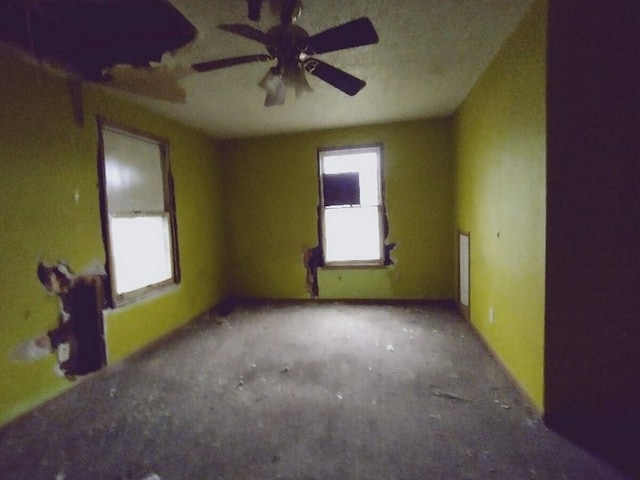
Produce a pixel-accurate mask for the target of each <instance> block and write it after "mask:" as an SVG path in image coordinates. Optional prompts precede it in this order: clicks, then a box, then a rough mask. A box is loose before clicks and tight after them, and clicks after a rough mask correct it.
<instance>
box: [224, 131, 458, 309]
mask: <svg viewBox="0 0 640 480" xmlns="http://www.w3.org/2000/svg"><path fill="white" fill-rule="evenodd" d="M452 140H453V124H452V122H451V120H450V119H439V120H424V121H416V122H407V123H398V124H391V125H382V126H368V127H359V128H345V129H340V130H331V131H322V132H314V133H305V134H293V135H282V136H271V137H265V138H254V139H250V140H242V141H229V142H225V143H224V144H223V145H222V146H221V148H222V152H223V158H224V159H225V162H224V172H225V174H224V178H225V185H224V188H225V199H226V221H227V223H226V231H227V240H228V257H227V259H228V264H227V265H228V266H229V267H228V269H227V280H228V282H229V292H230V293H231V294H232V295H235V296H240V297H263V298H305V297H308V293H307V291H306V289H305V270H304V267H303V264H302V252H303V250H304V249H305V248H308V247H313V246H315V245H317V244H318V238H317V214H316V208H317V205H318V177H317V157H316V151H317V148H318V147H329V146H347V145H358V144H367V143H377V142H381V143H383V145H384V167H383V168H384V180H385V195H386V205H387V213H388V218H389V225H390V229H389V237H388V242H391V243H393V242H395V243H397V244H398V246H397V247H396V248H395V250H394V251H393V252H392V255H391V256H392V259H393V260H394V261H395V265H393V266H390V267H385V268H378V269H350V270H349V269H339V270H321V271H320V272H319V275H318V281H319V286H320V298H378V299H402V298H410V299H423V298H453V294H454V287H453V277H452V272H453V264H454V258H455V257H454V253H453V247H452V239H453V236H452V232H453V143H452Z"/></svg>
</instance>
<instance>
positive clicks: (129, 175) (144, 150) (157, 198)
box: [100, 123, 179, 305]
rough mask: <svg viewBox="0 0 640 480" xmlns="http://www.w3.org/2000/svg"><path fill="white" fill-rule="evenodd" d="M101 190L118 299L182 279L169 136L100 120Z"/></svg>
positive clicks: (109, 263) (123, 300) (115, 298)
mask: <svg viewBox="0 0 640 480" xmlns="http://www.w3.org/2000/svg"><path fill="white" fill-rule="evenodd" d="M100 133H101V147H102V148H101V155H100V158H101V169H100V173H101V187H102V188H101V194H102V207H103V208H102V216H103V228H104V229H105V230H106V235H105V245H106V250H107V271H108V274H109V279H110V283H111V293H112V295H111V296H112V298H111V300H112V303H113V305H118V304H122V303H127V302H129V301H132V300H135V299H136V298H139V297H140V296H142V295H145V294H147V293H148V292H150V291H153V290H156V289H158V288H162V287H164V286H167V285H171V284H174V283H177V282H178V279H179V278H178V264H177V248H176V238H175V231H176V229H175V211H174V208H173V205H174V201H173V192H172V189H171V188H170V187H171V182H170V178H171V177H170V170H169V159H168V147H167V144H166V142H165V141H163V140H160V139H155V138H152V137H149V136H145V135H140V134H137V133H132V132H129V131H127V130H124V129H119V128H116V127H113V126H110V125H105V124H103V123H100Z"/></svg>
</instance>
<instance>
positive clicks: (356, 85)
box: [303, 58, 367, 96]
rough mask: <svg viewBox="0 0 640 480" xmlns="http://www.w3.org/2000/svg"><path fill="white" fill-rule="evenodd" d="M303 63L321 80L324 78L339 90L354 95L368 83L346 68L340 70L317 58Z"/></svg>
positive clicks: (307, 69)
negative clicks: (346, 70)
mask: <svg viewBox="0 0 640 480" xmlns="http://www.w3.org/2000/svg"><path fill="white" fill-rule="evenodd" d="M303 65H304V68H305V70H306V71H307V72H309V73H310V74H311V75H315V76H316V77H318V78H319V79H320V80H324V81H325V82H327V83H328V84H330V85H333V86H334V87H336V88H337V89H338V90H342V91H343V92H344V93H346V94H347V95H351V96H354V95H355V94H356V93H358V92H359V91H360V90H362V89H363V88H364V86H365V85H366V84H367V83H366V82H365V81H364V80H360V79H359V78H357V77H354V76H353V75H351V74H349V73H347V72H345V71H344V70H340V69H339V68H336V67H334V66H332V65H329V64H328V63H324V62H321V61H320V60H317V59H315V58H309V59H307V60H305V61H304V64H303Z"/></svg>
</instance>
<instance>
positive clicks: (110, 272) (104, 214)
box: [96, 116, 181, 308]
mask: <svg viewBox="0 0 640 480" xmlns="http://www.w3.org/2000/svg"><path fill="white" fill-rule="evenodd" d="M96 123H97V128H98V178H99V185H98V186H99V192H100V217H101V226H102V240H103V244H104V248H105V257H106V265H105V268H106V272H107V277H108V287H109V288H108V291H107V292H106V293H107V298H108V302H109V307H110V308H115V307H119V306H123V305H127V304H130V303H133V302H136V301H138V300H140V299H143V298H145V297H147V296H149V295H151V294H154V293H157V292H160V291H162V290H165V289H167V288H169V287H173V286H174V285H178V284H179V283H180V280H181V273H180V261H179V248H178V224H177V216H176V202H175V191H174V180H173V174H172V171H171V162H170V149H169V140H168V139H166V138H163V137H159V136H155V135H152V134H149V133H146V132H142V131H140V130H138V129H136V128H132V127H129V126H126V125H122V124H118V123H115V122H111V121H108V120H106V119H104V118H103V117H100V116H97V117H96ZM105 131H109V132H111V133H116V134H120V135H124V136H128V137H130V138H133V139H139V140H141V141H143V142H147V143H153V144H157V145H158V147H159V152H160V155H159V158H158V160H159V162H160V168H161V171H162V197H163V207H164V209H163V210H153V211H151V210H136V209H135V206H132V208H131V210H128V211H126V212H122V211H118V212H110V211H109V196H108V192H107V190H108V188H107V172H106V168H107V165H106V163H107V162H106V158H105V144H104V132H105ZM160 216H162V217H166V216H168V223H169V231H168V237H169V241H170V243H171V246H170V253H169V256H170V258H169V259H168V260H169V261H170V265H171V277H170V278H168V279H165V280H162V281H159V282H155V283H152V284H150V285H147V286H144V287H141V288H137V289H134V290H130V291H127V292H123V293H118V292H117V289H116V280H117V279H116V270H115V261H114V257H115V252H114V249H113V245H112V236H111V227H110V219H111V218H112V217H113V218H136V217H160Z"/></svg>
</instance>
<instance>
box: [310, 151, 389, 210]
mask: <svg viewBox="0 0 640 480" xmlns="http://www.w3.org/2000/svg"><path fill="white" fill-rule="evenodd" d="M321 159H322V173H323V174H325V175H326V174H338V173H350V172H356V173H358V174H359V176H360V204H361V205H378V204H379V203H380V192H379V180H378V173H379V171H380V168H379V166H378V150H377V148H376V149H375V150H364V151H360V152H358V153H352V152H349V153H333V152H322V154H321Z"/></svg>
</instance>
